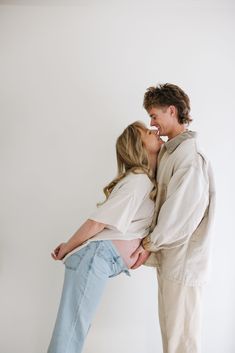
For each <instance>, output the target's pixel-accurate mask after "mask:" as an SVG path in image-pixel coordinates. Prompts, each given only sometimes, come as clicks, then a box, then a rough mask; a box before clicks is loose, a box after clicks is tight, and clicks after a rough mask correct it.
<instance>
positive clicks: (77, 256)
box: [64, 246, 88, 271]
mask: <svg viewBox="0 0 235 353" xmlns="http://www.w3.org/2000/svg"><path fill="white" fill-rule="evenodd" d="M87 251H88V246H85V247H84V248H82V249H80V250H78V251H77V252H75V253H74V254H72V255H71V256H69V257H68V258H67V259H66V260H65V263H64V265H65V267H66V268H67V269H68V270H73V271H76V270H77V268H78V266H79V264H80V262H81V261H82V259H83V257H84V256H85V255H86V253H87Z"/></svg>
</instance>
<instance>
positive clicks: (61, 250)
mask: <svg viewBox="0 0 235 353" xmlns="http://www.w3.org/2000/svg"><path fill="white" fill-rule="evenodd" d="M67 253H68V249H67V246H66V243H62V244H60V245H58V246H57V247H56V248H55V250H54V252H53V253H51V256H52V258H53V259H54V260H62V259H63V258H64V257H65V255H66V254H67Z"/></svg>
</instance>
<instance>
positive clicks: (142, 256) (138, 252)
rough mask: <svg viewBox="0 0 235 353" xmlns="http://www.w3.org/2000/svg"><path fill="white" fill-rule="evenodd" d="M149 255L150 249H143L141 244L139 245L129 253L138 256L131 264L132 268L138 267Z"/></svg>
mask: <svg viewBox="0 0 235 353" xmlns="http://www.w3.org/2000/svg"><path fill="white" fill-rule="evenodd" d="M149 255H150V251H148V250H145V249H144V248H143V246H142V245H140V246H139V247H138V248H137V249H136V250H135V252H133V254H132V255H131V257H135V256H138V258H137V261H136V262H135V263H134V265H133V266H131V269H132V270H135V269H136V268H138V267H140V266H141V265H143V263H144V262H145V261H146V260H147V258H148V257H149Z"/></svg>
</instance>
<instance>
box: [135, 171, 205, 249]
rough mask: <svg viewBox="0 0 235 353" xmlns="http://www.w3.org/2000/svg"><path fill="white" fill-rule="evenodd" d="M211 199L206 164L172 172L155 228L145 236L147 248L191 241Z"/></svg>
mask: <svg viewBox="0 0 235 353" xmlns="http://www.w3.org/2000/svg"><path fill="white" fill-rule="evenodd" d="M208 202H209V182H208V175H207V171H206V170H205V166H203V165H201V166H191V167H190V168H180V169H179V170H178V171H176V172H175V174H174V175H173V176H172V178H171V180H170V183H169V185H168V187H167V195H166V200H165V202H164V203H163V205H162V207H161V209H160V212H159V215H158V220H157V225H156V227H155V228H154V230H153V232H152V233H151V234H149V235H148V236H147V237H145V238H144V240H143V241H142V246H143V247H144V249H146V250H148V251H155V252H156V251H158V250H160V249H170V248H174V247H177V246H180V245H182V244H184V243H185V242H187V241H188V239H189V237H190V236H191V235H192V234H193V232H194V231H195V229H196V228H197V226H198V225H199V223H200V222H201V220H202V218H203V216H204V213H205V210H206V208H207V206H208Z"/></svg>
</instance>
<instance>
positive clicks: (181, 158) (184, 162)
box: [170, 138, 207, 168]
mask: <svg viewBox="0 0 235 353" xmlns="http://www.w3.org/2000/svg"><path fill="white" fill-rule="evenodd" d="M170 157H171V160H172V163H174V165H175V167H176V168H189V167H190V166H197V165H198V164H201V163H202V162H203V161H207V158H206V156H205V154H204V153H202V152H201V150H200V148H199V147H198V142H197V140H196V139H195V138H190V139H187V140H184V141H182V142H181V144H180V145H179V146H178V147H177V148H176V149H175V151H174V152H173V153H172V154H171V156H170Z"/></svg>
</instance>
